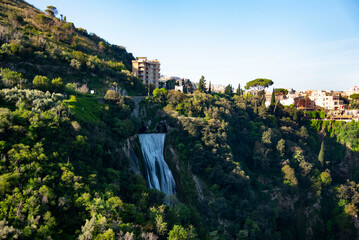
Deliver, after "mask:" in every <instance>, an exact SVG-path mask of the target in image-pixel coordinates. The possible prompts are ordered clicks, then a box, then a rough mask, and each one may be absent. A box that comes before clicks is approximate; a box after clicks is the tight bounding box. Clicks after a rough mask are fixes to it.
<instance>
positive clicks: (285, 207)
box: [0, 0, 359, 240]
mask: <svg viewBox="0 0 359 240" xmlns="http://www.w3.org/2000/svg"><path fill="white" fill-rule="evenodd" d="M0 6H1V8H0V13H1V14H0V23H1V34H0V41H1V42H0V44H1V50H0V66H1V69H0V70H1V71H0V158H1V161H0V239H76V238H78V239H127V240H131V239H146V240H150V239H151V240H155V239H173V240H174V239H177V240H179V239H208V240H209V239H211V240H212V239H238V240H239V239H241V240H242V239H355V238H357V234H358V229H357V227H356V226H357V225H358V224H357V223H358V219H357V214H358V208H359V184H358V183H359V170H358V156H359V155H358V151H359V141H358V139H359V124H358V123H356V122H350V123H344V122H335V121H324V120H310V118H318V119H320V118H324V117H325V113H324V112H310V113H303V112H302V111H297V110H296V109H294V108H292V107H287V108H285V107H283V106H282V105H280V104H272V105H271V106H269V107H266V106H265V104H264V101H263V96H262V95H261V94H260V92H261V90H263V88H265V87H268V86H270V85H272V84H273V82H272V81H271V80H269V79H256V80H253V81H250V82H249V83H248V84H247V85H246V88H253V89H254V90H258V91H259V94H257V95H256V96H252V95H250V94H245V95H244V94H243V90H241V87H240V85H238V89H237V91H236V92H235V93H234V92H233V88H232V86H231V85H228V86H227V88H226V92H225V93H224V94H219V93H212V92H211V91H210V90H207V89H206V85H205V83H206V80H205V78H204V77H202V78H201V80H200V83H199V91H195V92H194V93H193V94H183V93H181V92H178V91H174V90H166V89H165V88H161V89H155V90H154V91H153V97H147V98H145V99H143V100H142V101H140V100H141V99H142V98H133V97H128V96H122V95H121V94H119V93H118V92H119V91H116V90H118V88H121V89H125V90H126V91H127V93H129V94H131V95H142V94H146V93H147V90H146V89H145V87H144V86H143V85H142V83H141V82H140V81H139V79H137V78H135V77H133V76H132V75H131V74H130V73H129V71H128V70H130V68H131V65H130V61H131V60H132V59H133V57H132V55H131V54H129V53H127V52H126V50H125V49H124V48H123V47H119V46H115V45H111V44H109V43H106V41H105V40H103V39H101V38H99V37H97V36H96V35H94V34H88V33H87V32H86V31H85V30H83V29H78V28H75V27H74V25H73V24H72V23H69V22H67V21H66V17H64V16H61V17H60V18H59V19H58V18H56V16H57V15H58V10H57V9H56V8H55V7H54V6H49V7H48V9H47V10H46V13H42V12H40V11H38V10H36V9H34V8H32V7H31V6H29V5H28V4H26V3H25V2H23V1H20V0H19V1H2V2H1V3H0ZM126 69H127V70H126ZM50 73H51V74H50ZM171 84H174V82H172V83H171ZM173 86H174V85H173ZM173 86H172V87H173ZM172 87H171V88H172ZM89 89H94V90H95V91H96V94H95V95H92V94H88V91H89ZM283 92H284V90H283V89H279V88H278V90H276V91H275V92H274V93H273V99H274V100H273V102H275V95H280V94H283ZM160 121H164V122H166V124H167V127H168V129H169V130H168V133H167V138H166V147H165V151H164V155H165V158H166V160H167V162H168V165H169V167H170V169H171V170H172V173H173V175H174V178H175V180H176V184H177V195H176V196H164V194H163V193H161V192H159V191H157V190H153V189H152V190H151V189H149V188H148V187H147V184H146V180H145V179H146V176H145V172H144V170H143V164H142V154H141V150H140V146H139V141H138V138H137V137H136V135H137V133H139V132H144V131H147V132H152V131H156V126H157V124H158V123H159V122H160ZM134 162H137V163H138V165H139V166H138V170H136V169H135V167H134Z"/></svg>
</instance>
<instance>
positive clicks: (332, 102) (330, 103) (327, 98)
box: [309, 90, 345, 110]
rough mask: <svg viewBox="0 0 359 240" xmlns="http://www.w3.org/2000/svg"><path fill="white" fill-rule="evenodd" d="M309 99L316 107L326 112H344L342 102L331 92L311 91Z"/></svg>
mask: <svg viewBox="0 0 359 240" xmlns="http://www.w3.org/2000/svg"><path fill="white" fill-rule="evenodd" d="M309 98H310V99H311V100H312V101H314V102H315V105H316V106H319V107H322V108H324V109H328V110H344V108H345V106H344V101H343V100H341V99H340V97H339V95H336V94H334V93H333V92H326V91H318V90H314V91H312V93H311V95H310V96H309Z"/></svg>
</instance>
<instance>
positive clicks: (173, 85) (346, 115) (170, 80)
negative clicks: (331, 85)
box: [132, 57, 359, 121]
mask: <svg viewBox="0 0 359 240" xmlns="http://www.w3.org/2000/svg"><path fill="white" fill-rule="evenodd" d="M132 73H133V75H134V76H136V77H138V78H140V79H141V80H142V82H143V84H144V85H153V86H154V87H156V88H165V89H167V90H171V89H174V90H177V91H181V92H184V93H192V92H193V91H195V90H196V89H197V86H198V84H196V83H195V82H192V81H191V80H190V79H187V78H181V77H176V76H164V75H161V74H160V62H159V61H158V60H157V59H156V60H148V59H147V58H146V57H138V58H136V60H132ZM206 87H207V89H210V92H213V93H225V89H226V87H229V88H232V86H231V85H228V86H224V85H215V84H211V83H208V84H207V85H206ZM239 90H240V91H243V94H250V95H255V94H257V93H256V92H255V91H253V90H248V91H244V90H242V89H239ZM281 90H282V91H276V90H275V89H273V90H272V91H265V92H264V97H265V105H266V106H267V107H268V106H269V105H270V104H271V99H272V95H273V91H275V93H274V95H275V101H276V102H277V103H280V104H282V105H283V106H293V107H295V108H296V109H299V110H303V111H312V112H314V111H320V112H322V114H312V117H313V118H322V119H327V120H339V121H352V120H354V121H358V120H359V109H358V107H359V104H358V103H359V88H358V87H357V86H354V87H353V88H351V89H347V90H343V91H326V90H305V91H296V90H294V89H281ZM232 92H238V89H233V88H232ZM309 115H310V114H309Z"/></svg>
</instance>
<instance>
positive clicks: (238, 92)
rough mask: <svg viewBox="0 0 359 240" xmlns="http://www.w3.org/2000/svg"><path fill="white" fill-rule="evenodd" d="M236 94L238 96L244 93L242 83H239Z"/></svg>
mask: <svg viewBox="0 0 359 240" xmlns="http://www.w3.org/2000/svg"><path fill="white" fill-rule="evenodd" d="M236 94H237V95H238V96H241V95H242V90H241V84H240V83H239V84H238V88H237V91H236Z"/></svg>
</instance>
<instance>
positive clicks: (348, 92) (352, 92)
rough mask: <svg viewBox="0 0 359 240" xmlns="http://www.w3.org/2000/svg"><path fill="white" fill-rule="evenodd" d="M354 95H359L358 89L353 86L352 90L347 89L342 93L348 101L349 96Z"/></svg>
mask: <svg viewBox="0 0 359 240" xmlns="http://www.w3.org/2000/svg"><path fill="white" fill-rule="evenodd" d="M355 93H359V87H358V86H354V87H353V88H350V89H347V90H345V91H344V95H346V96H347V97H348V98H349V99H350V95H353V94H355Z"/></svg>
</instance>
